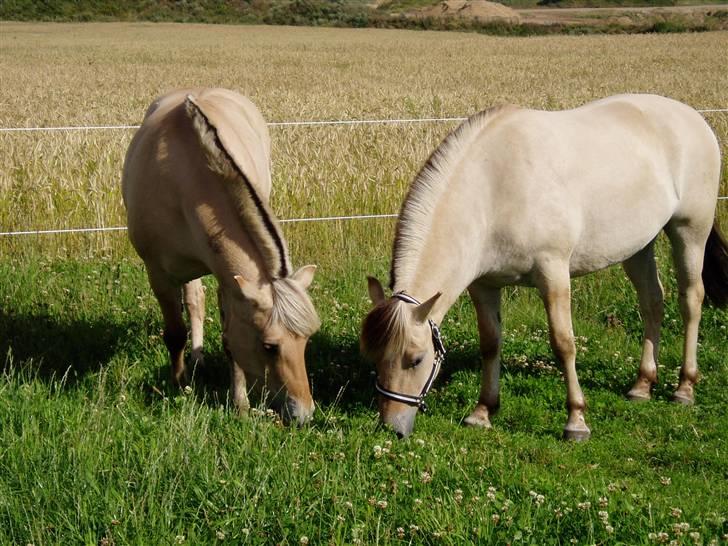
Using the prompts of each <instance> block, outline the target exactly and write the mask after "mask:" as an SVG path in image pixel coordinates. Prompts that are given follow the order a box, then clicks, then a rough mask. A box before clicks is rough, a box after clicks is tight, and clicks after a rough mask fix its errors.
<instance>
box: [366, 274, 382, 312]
mask: <svg viewBox="0 0 728 546" xmlns="http://www.w3.org/2000/svg"><path fill="white" fill-rule="evenodd" d="M367 284H368V285H369V297H370V298H371V300H372V303H373V304H374V305H378V304H380V303H382V302H383V301H384V288H382V283H380V282H379V281H378V280H377V279H375V278H374V277H367Z"/></svg>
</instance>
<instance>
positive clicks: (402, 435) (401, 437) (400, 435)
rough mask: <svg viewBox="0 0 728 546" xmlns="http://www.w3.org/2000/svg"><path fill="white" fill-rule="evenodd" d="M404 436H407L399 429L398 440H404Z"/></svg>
mask: <svg viewBox="0 0 728 546" xmlns="http://www.w3.org/2000/svg"><path fill="white" fill-rule="evenodd" d="M404 438H406V436H405V435H404V434H403V433H401V432H399V431H397V440H402V439H404Z"/></svg>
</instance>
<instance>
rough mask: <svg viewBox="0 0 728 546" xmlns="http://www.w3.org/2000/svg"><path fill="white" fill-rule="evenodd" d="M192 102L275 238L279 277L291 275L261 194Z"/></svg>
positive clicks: (284, 249)
mask: <svg viewBox="0 0 728 546" xmlns="http://www.w3.org/2000/svg"><path fill="white" fill-rule="evenodd" d="M188 102H189V103H190V104H192V105H193V106H194V107H195V109H196V110H197V111H198V112H199V114H200V115H201V116H202V119H204V120H205V123H207V126H208V127H209V128H210V130H211V131H212V134H213V135H214V137H215V145H216V146H217V147H218V148H219V149H220V150H221V151H222V153H224V154H225V157H227V159H228V161H229V162H230V163H231V164H232V165H233V168H234V169H235V172H237V173H238V175H240V178H242V179H243V182H244V183H245V188H246V190H247V191H248V195H250V198H251V199H252V200H253V204H254V205H255V208H256V210H257V211H258V215H259V216H260V217H261V218H262V220H263V225H264V226H265V228H266V231H268V234H269V235H270V237H271V239H273V242H274V243H275V246H276V249H277V250H278V257H279V261H280V267H279V269H278V277H279V278H286V277H287V276H288V275H289V273H290V272H289V271H288V265H287V263H286V248H285V245H284V244H283V239H281V236H280V234H279V233H278V230H277V229H276V226H275V224H274V223H273V219H272V218H271V217H270V215H269V214H268V211H267V210H266V208H265V205H264V204H263V201H262V200H261V199H260V196H259V195H258V193H257V192H256V191H255V188H254V187H253V184H252V183H251V182H250V179H248V177H247V176H246V175H245V173H244V172H243V170H242V169H241V168H240V166H239V165H238V164H237V162H236V161H235V160H234V159H233V158H232V156H231V155H230V153H229V152H228V151H227V148H225V146H224V145H223V143H222V141H221V140H220V135H219V133H218V131H217V127H215V125H213V123H212V122H211V121H210V118H208V117H207V116H206V115H205V113H204V112H203V111H202V109H201V108H200V107H199V106H198V105H197V104H195V102H193V101H192V100H190V101H188Z"/></svg>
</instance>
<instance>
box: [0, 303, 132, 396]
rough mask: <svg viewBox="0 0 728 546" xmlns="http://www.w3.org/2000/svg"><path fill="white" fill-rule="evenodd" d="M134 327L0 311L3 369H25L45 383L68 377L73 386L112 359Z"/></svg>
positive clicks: (66, 380) (68, 383) (100, 321)
mask: <svg viewBox="0 0 728 546" xmlns="http://www.w3.org/2000/svg"><path fill="white" fill-rule="evenodd" d="M131 327H132V325H131V324H129V325H125V324H118V323H112V322H110V321H105V320H103V319H99V318H94V320H93V321H92V322H86V321H82V320H59V319H58V318H56V317H53V316H51V315H48V314H32V315H28V314H16V313H12V312H7V311H5V310H2V309H0V352H1V354H2V355H3V359H4V361H3V364H2V368H3V369H7V368H8V367H10V368H14V369H16V370H17V369H21V368H22V369H24V370H25V371H30V372H31V373H32V375H33V376H34V377H39V378H41V379H43V380H44V381H52V380H57V379H60V378H62V377H64V376H65V381H64V385H74V384H76V383H77V382H78V381H79V380H80V379H81V378H83V376H85V375H86V374H88V373H93V372H97V371H99V370H100V369H101V368H102V367H103V366H104V364H105V363H107V362H108V361H109V360H110V359H111V357H112V356H113V355H114V354H115V352H116V350H117V348H118V345H119V342H120V341H121V340H122V339H124V338H125V337H127V336H128V335H129V334H128V332H129V330H130V329H131Z"/></svg>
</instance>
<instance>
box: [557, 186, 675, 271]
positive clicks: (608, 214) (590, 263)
mask: <svg viewBox="0 0 728 546" xmlns="http://www.w3.org/2000/svg"><path fill="white" fill-rule="evenodd" d="M634 187H638V186H637V185H635V186H634ZM620 197H621V198H617V197H616V196H615V198H613V199H611V200H609V199H605V200H599V199H597V200H594V203H595V204H596V205H597V206H593V207H589V208H586V210H585V214H584V218H583V222H582V232H581V235H580V237H579V239H578V242H577V243H576V245H575V246H574V249H573V251H572V253H571V259H570V261H569V268H570V272H571V275H572V276H579V275H585V274H587V273H591V272H592V271H597V270H600V269H604V268H605V267H608V266H610V265H613V264H617V263H621V262H623V261H625V260H626V259H628V258H630V257H632V256H634V255H635V254H637V253H638V252H639V251H640V250H642V249H643V248H645V247H646V246H647V245H648V244H650V242H652V241H653V240H654V239H655V237H657V235H658V234H659V233H660V231H661V230H662V228H663V227H664V226H665V224H667V222H668V221H669V220H670V217H671V216H672V213H673V211H674V209H675V203H676V202H677V199H676V198H675V197H671V196H670V195H669V193H668V192H666V191H649V190H646V191H644V192H643V193H642V194H641V195H635V196H634V197H629V196H626V198H625V196H620Z"/></svg>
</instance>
